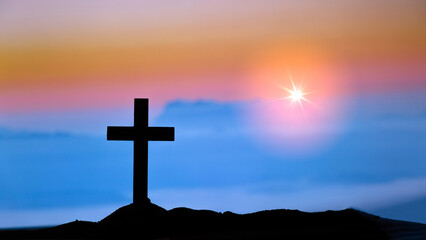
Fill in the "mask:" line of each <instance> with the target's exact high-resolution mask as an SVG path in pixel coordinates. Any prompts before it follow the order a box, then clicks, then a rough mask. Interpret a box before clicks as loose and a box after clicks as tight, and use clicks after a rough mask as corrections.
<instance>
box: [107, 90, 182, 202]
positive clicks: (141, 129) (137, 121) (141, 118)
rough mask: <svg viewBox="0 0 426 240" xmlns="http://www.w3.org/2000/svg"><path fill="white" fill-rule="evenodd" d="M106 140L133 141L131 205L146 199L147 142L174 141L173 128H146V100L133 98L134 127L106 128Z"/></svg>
mask: <svg viewBox="0 0 426 240" xmlns="http://www.w3.org/2000/svg"><path fill="white" fill-rule="evenodd" d="M107 140H119V141H133V203H134V204H135V205H136V204H145V203H147V202H149V199H148V141H174V140H175V128H174V127H148V99H147V98H135V110H134V126H132V127H107Z"/></svg>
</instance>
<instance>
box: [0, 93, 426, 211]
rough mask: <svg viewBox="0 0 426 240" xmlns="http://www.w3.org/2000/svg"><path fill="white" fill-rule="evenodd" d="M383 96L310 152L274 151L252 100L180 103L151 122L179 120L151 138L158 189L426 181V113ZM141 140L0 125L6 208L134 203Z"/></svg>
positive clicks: (280, 190) (285, 190) (257, 189)
mask: <svg viewBox="0 0 426 240" xmlns="http://www.w3.org/2000/svg"><path fill="white" fill-rule="evenodd" d="M376 98H377V99H378V100H377V99H376ZM376 98H371V99H369V100H368V101H364V102H359V103H357V104H358V105H356V107H354V108H353V115H354V117H353V118H352V119H351V120H350V121H349V123H348V127H347V128H346V129H345V130H344V132H343V133H342V134H341V136H340V138H339V141H337V142H336V144H334V145H331V146H330V147H329V148H327V149H325V150H324V151H323V152H321V153H319V154H317V155H315V156H310V157H300V156H294V155H290V154H289V155H286V153H282V154H276V153H272V152H269V151H268V150H266V149H265V148H263V147H262V146H259V145H258V144H257V143H256V141H253V138H252V137H253V129H251V128H250V126H249V125H247V122H246V121H245V120H244V119H243V114H241V113H242V112H243V111H244V109H245V108H247V107H249V106H250V104H252V102H231V103H218V102H215V101H195V102H189V101H176V102H172V103H170V104H168V105H167V106H166V107H165V109H163V111H162V113H161V114H160V115H159V116H158V117H157V118H156V119H155V120H154V121H152V122H151V125H153V126H174V127H175V128H176V141H175V142H150V144H149V148H150V149H149V189H150V191H152V192H157V193H158V192H161V191H163V190H164V189H174V190H176V191H179V189H182V190H184V191H195V190H197V189H205V190H206V191H208V189H239V188H244V189H246V191H248V192H249V193H248V194H266V195H267V196H269V197H271V198H273V197H274V195H277V194H278V195H283V194H290V193H294V192H303V191H304V189H309V188H310V187H315V188H316V187H318V186H320V187H319V189H327V188H328V187H332V186H336V185H338V186H341V188H340V189H344V188H347V189H351V187H356V186H360V185H369V184H376V185H377V184H386V183H390V182H394V181H398V180H399V179H422V178H424V177H426V163H425V158H424V156H426V148H425V147H424V146H426V115H425V114H424V112H425V109H422V107H423V106H422V105H416V108H415V107H413V106H410V107H408V108H409V109H408V110H407V109H405V108H404V107H403V105H404V104H400V105H398V107H396V108H395V109H393V108H392V107H389V106H388V105H386V101H384V100H383V99H381V97H380V96H378V97H376ZM371 102H373V103H374V104H371ZM406 103H407V104H408V103H410V101H408V100H406ZM380 105H383V108H380ZM423 108H424V107H423ZM362 109H364V110H362ZM378 109H379V110H380V109H382V110H381V111H379V110H378ZM383 109H385V110H383ZM360 111H361V112H362V113H363V114H357V113H359V112H360ZM91 122H93V120H92V121H91ZM102 124H104V122H102ZM131 124H132V123H131V122H129V123H127V125H131ZM111 125H115V123H111ZM97 128H101V126H97ZM104 128H105V131H106V126H104ZM254 134H255V133H254ZM105 135H106V134H105ZM132 146H133V145H132V143H131V142H116V141H114V142H107V141H106V136H90V135H84V134H75V133H61V132H58V133H43V132H33V131H29V130H27V131H17V130H9V129H5V128H0V210H1V209H8V210H10V209H37V208H49V207H71V206H89V205H102V204H126V203H129V202H130V201H131V193H132V174H133V171H132V164H133V163H132V161H133V158H132V152H133V151H132ZM301 182H303V183H304V184H302V185H300V183H301ZM247 186H252V187H249V188H247ZM342 186H343V187H342ZM300 188H302V189H300ZM215 191H216V190H215ZM217 191H218V192H223V191H220V190H217ZM306 191H307V190H306ZM342 191H343V190H342ZM413 191H416V190H413ZM326 193H327V191H325V192H324V194H326ZM328 193H330V192H328ZM332 193H334V194H336V197H337V195H338V194H339V193H338V191H334V192H332ZM401 194H404V193H401ZM302 195H303V194H302ZM302 195H301V196H302ZM414 195H415V194H414ZM414 195H413V194H412V196H414ZM156 196H163V197H166V198H167V194H163V195H161V194H160V195H159V194H157V195H156ZM351 196H352V195H351ZM392 196H394V195H392ZM311 197H312V196H311ZM352 197H353V198H356V195H354V196H352ZM385 197H386V195H383V198H385ZM418 197H422V196H418ZM157 200H158V201H160V202H162V203H165V204H167V202H168V201H169V202H170V201H173V200H172V199H161V197H160V198H159V199H157ZM412 200H413V199H412ZM300 201H303V199H301V200H300ZM324 202H325V201H324ZM355 202H356V201H355ZM228 204H229V203H228ZM235 204H236V205H237V204H238V203H235ZM231 205H232V204H230V205H227V206H231ZM327 206H328V205H327ZM339 206H340V205H339ZM267 207H268V205H265V208H267ZM283 207H285V206H283ZM351 207H354V206H351ZM231 210H232V209H231Z"/></svg>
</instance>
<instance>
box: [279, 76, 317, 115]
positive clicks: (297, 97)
mask: <svg viewBox="0 0 426 240" xmlns="http://www.w3.org/2000/svg"><path fill="white" fill-rule="evenodd" d="M288 75H289V78H290V81H291V85H292V88H286V87H284V86H282V85H279V87H280V88H282V89H283V90H284V91H286V92H287V93H288V94H289V95H288V96H287V97H284V99H289V100H290V102H291V104H292V105H293V104H298V105H299V106H300V108H301V109H303V105H302V101H304V102H308V103H312V102H311V101H309V100H308V99H307V98H306V97H305V96H306V95H309V94H310V92H306V91H305V90H304V87H303V85H299V86H296V84H295V83H294V80H293V77H292V76H291V74H290V72H289V73H288Z"/></svg>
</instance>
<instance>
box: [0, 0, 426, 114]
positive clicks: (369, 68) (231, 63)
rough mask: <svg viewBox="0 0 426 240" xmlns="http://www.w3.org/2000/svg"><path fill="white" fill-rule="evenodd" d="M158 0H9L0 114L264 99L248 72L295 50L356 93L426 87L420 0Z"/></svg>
mask: <svg viewBox="0 0 426 240" xmlns="http://www.w3.org/2000/svg"><path fill="white" fill-rule="evenodd" d="M34 2H35V3H34ZM160 2H161V3H159V2H157V3H152V2H149V1H130V0H128V1H123V2H121V4H120V5H118V4H117V3H114V2H113V1H91V3H86V2H85V1H60V2H55V1H48V0H43V1H32V3H29V4H28V2H26V1H5V3H4V7H2V9H0V28H1V29H3V30H2V31H1V32H0V111H3V112H5V111H6V112H8V111H29V110H32V111H34V110H43V109H44V110H46V109H58V108H99V107H107V106H108V107H113V106H123V105H124V104H128V102H129V101H128V100H129V99H132V98H134V97H145V96H147V97H152V98H155V99H156V100H155V101H154V103H155V102H157V104H163V103H165V102H167V101H170V100H173V99H176V98H183V99H197V98H213V99H217V100H222V101H226V100H240V99H250V98H256V97H265V96H264V93H262V92H259V93H256V92H253V91H251V90H250V91H245V89H246V85H250V84H251V83H250V81H252V80H253V79H252V76H250V74H252V73H253V72H257V71H258V68H261V67H262V65H264V64H263V63H262V62H263V61H265V62H268V61H273V60H271V59H268V56H273V57H272V58H273V59H276V58H282V61H283V62H285V63H286V64H288V63H290V65H291V63H292V62H295V61H298V60H297V59H296V60H295V59H293V58H297V57H298V56H301V54H299V53H300V52H302V53H303V54H302V55H303V58H306V59H309V58H311V57H312V58H314V59H322V60H321V61H322V62H314V63H312V61H308V60H306V59H305V60H303V62H311V63H310V64H307V65H306V66H304V67H301V68H302V71H307V72H309V71H310V70H309V69H310V68H312V67H313V68H315V67H317V66H322V65H324V61H325V62H327V68H331V69H335V71H336V72H339V73H341V74H342V78H341V79H340V81H341V82H342V84H344V85H346V86H347V87H346V90H347V91H346V92H349V93H352V94H357V93H359V92H366V91H367V92H376V91H385V92H386V91H399V90H401V89H419V87H421V88H423V89H424V88H425V87H426V83H425V82H426V3H425V2H424V1H414V0H408V1H395V0H387V1H374V2H373V1H331V0H329V1H313V0H309V1H308V0H305V1H297V3H296V2H284V1H254V0H251V1H241V0H240V1H237V0H234V1H224V0H223V1H217V2H215V4H212V3H202V2H198V1H182V2H180V3H179V4H178V3H176V2H174V1H160ZM310 51H312V52H310ZM272 53H273V54H272ZM318 54H320V55H321V56H320V58H318ZM290 70H291V69H290ZM314 78H315V77H314ZM319 79H320V78H319ZM256 84H258V83H256Z"/></svg>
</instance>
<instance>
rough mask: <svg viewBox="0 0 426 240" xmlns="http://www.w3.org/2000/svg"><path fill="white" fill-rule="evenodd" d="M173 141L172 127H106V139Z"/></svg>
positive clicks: (173, 131) (173, 132) (173, 130)
mask: <svg viewBox="0 0 426 240" xmlns="http://www.w3.org/2000/svg"><path fill="white" fill-rule="evenodd" d="M139 139H140V140H149V141H174V140H175V128H174V127H145V128H144V127H108V128H107V140H116V141H133V140H139Z"/></svg>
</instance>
